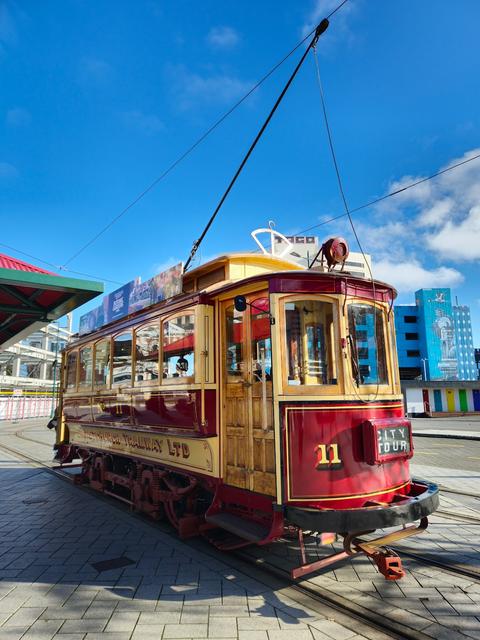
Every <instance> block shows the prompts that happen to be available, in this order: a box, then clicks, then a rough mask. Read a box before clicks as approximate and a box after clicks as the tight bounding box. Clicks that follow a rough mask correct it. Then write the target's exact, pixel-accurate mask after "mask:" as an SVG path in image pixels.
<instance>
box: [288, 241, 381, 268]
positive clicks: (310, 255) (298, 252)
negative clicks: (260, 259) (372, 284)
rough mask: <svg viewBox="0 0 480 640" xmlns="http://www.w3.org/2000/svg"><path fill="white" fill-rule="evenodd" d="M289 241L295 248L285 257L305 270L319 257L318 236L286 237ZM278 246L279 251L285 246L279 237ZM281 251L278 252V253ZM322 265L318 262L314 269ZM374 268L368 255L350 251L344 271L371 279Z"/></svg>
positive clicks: (319, 245)
mask: <svg viewBox="0 0 480 640" xmlns="http://www.w3.org/2000/svg"><path fill="white" fill-rule="evenodd" d="M285 237H286V238H287V240H289V241H290V242H291V243H292V245H293V247H292V248H291V250H290V252H289V253H287V255H286V256H284V257H285V258H287V259H290V260H293V261H294V262H297V263H298V264H300V265H302V266H304V267H305V268H307V267H308V265H309V264H310V263H311V262H312V260H313V259H314V258H315V256H317V254H318V252H319V250H320V247H321V246H322V245H321V244H320V242H319V240H318V237H317V236H285ZM276 244H277V246H278V249H279V250H281V249H282V248H283V247H284V246H285V242H283V241H282V240H281V238H279V237H278V236H277V237H276ZM278 252H279V251H278V250H277V253H278ZM319 266H320V263H319V262H318V261H317V262H316V264H315V267H314V268H318V267H319ZM371 268H372V260H371V257H370V255H369V254H368V253H366V254H365V256H363V254H362V253H358V252H355V251H350V253H349V255H348V258H347V260H346V261H345V266H344V270H345V271H348V272H349V273H351V274H352V275H355V276H358V277H360V278H370V270H371Z"/></svg>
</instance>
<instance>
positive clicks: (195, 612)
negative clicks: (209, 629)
mask: <svg viewBox="0 0 480 640" xmlns="http://www.w3.org/2000/svg"><path fill="white" fill-rule="evenodd" d="M208 618H209V607H203V606H200V605H199V606H198V607H194V606H190V607H184V608H183V611H182V616H181V618H180V623H181V624H193V623H196V622H198V623H206V622H208Z"/></svg>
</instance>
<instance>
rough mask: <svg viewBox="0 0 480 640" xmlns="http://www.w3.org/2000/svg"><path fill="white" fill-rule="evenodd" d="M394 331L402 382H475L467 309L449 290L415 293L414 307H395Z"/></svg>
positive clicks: (468, 311) (419, 291)
mask: <svg viewBox="0 0 480 640" xmlns="http://www.w3.org/2000/svg"><path fill="white" fill-rule="evenodd" d="M395 328H396V332H397V350H398V359H399V366H400V377H401V378H402V379H404V380H413V379H415V378H417V379H423V380H475V379H476V371H475V356H474V349H473V339H472V326H471V321H470V310H469V309H468V307H464V306H461V307H460V306H454V305H452V299H451V292H450V289H447V288H439V289H419V290H418V291H416V292H415V305H398V306H396V307H395Z"/></svg>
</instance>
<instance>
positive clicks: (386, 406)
mask: <svg viewBox="0 0 480 640" xmlns="http://www.w3.org/2000/svg"><path fill="white" fill-rule="evenodd" d="M299 399H300V400H302V401H303V400H305V398H304V397H300V398H299ZM313 399H316V400H317V401H318V398H312V400H313ZM322 400H324V398H322ZM289 401H291V398H289V397H285V398H284V399H283V398H282V402H289ZM402 407H403V404H402V403H398V404H374V403H373V402H367V403H365V404H350V405H345V404H339V405H335V404H330V405H326V406H322V405H318V406H315V407H309V406H305V407H303V406H302V407H285V411H330V410H331V409H342V410H345V411H350V410H352V409H366V408H371V409H401V408H402Z"/></svg>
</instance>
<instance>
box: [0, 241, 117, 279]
mask: <svg viewBox="0 0 480 640" xmlns="http://www.w3.org/2000/svg"><path fill="white" fill-rule="evenodd" d="M0 247H6V248H7V249H8V250H9V251H13V252H14V253H18V254H20V255H21V256H26V257H27V258H30V259H31V260H35V262H41V263H42V264H45V265H47V266H48V267H52V268H53V269H56V270H57V271H67V272H68V273H75V274H76V275H79V276H85V277H87V278H93V279H94V280H102V281H103V282H110V283H111V284H120V285H121V284H122V283H121V282H118V281H117V280H110V279H108V278H103V277H102V276H94V275H92V274H90V273H84V272H83V271H74V270H73V269H67V268H65V267H63V266H61V265H58V264H53V262H48V260H43V258H39V257H38V256H34V255H32V254H31V253H27V252H26V251H22V250H20V249H17V248H16V247H12V246H11V245H9V244H5V243H4V242H0Z"/></svg>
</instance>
